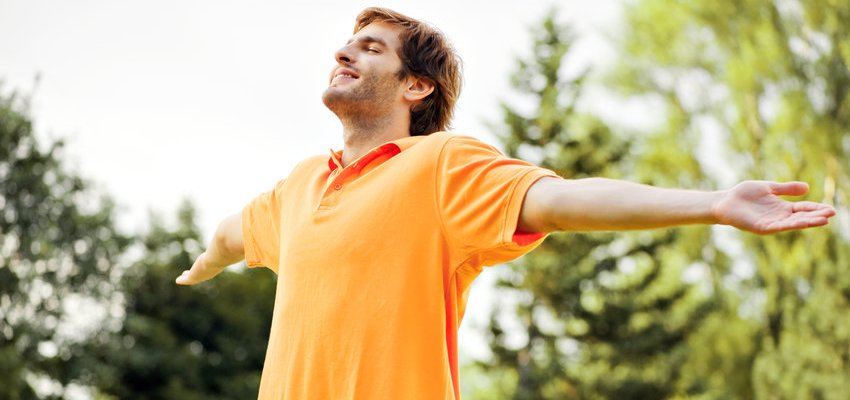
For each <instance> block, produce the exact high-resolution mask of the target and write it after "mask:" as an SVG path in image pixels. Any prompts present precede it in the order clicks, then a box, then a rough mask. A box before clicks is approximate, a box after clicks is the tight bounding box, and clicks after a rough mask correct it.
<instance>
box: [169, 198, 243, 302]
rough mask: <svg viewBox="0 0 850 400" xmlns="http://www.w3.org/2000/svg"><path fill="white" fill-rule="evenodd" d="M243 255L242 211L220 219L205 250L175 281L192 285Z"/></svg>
mask: <svg viewBox="0 0 850 400" xmlns="http://www.w3.org/2000/svg"><path fill="white" fill-rule="evenodd" d="M244 257H245V248H244V246H243V243H242V213H237V214H234V215H231V216H229V217H227V218H225V219H224V220H223V221H221V223H220V224H219V225H218V229H216V231H215V235H214V236H213V240H212V243H210V246H209V248H207V251H205V252H203V253H201V255H199V256H198V258H197V259H196V260H195V263H194V264H192V268H190V269H188V270H186V271H183V274H181V275H180V276H178V277H177V280H176V282H177V284H178V285H194V284H196V283H200V282H203V281H206V280H209V279H212V278H213V277H215V276H216V275H218V274H219V273H221V271H223V270H224V267H226V266H228V265H231V264H234V263H236V262H238V261H240V260H242V259H243V258H244Z"/></svg>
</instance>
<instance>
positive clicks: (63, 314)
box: [0, 95, 275, 400]
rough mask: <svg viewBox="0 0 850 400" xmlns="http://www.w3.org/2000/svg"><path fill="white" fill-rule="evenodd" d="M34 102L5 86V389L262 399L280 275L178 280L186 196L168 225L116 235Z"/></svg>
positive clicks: (188, 251)
mask: <svg viewBox="0 0 850 400" xmlns="http://www.w3.org/2000/svg"><path fill="white" fill-rule="evenodd" d="M26 105H27V103H26V101H25V99H21V98H19V97H16V96H15V95H8V96H0V143H2V146H0V210H2V211H0V399H10V400H16V399H35V398H43V399H45V398H64V397H65V396H66V394H67V393H68V388H69V387H70V386H71V385H77V387H78V388H79V387H82V389H83V390H89V391H90V392H91V395H92V396H93V397H95V398H99V399H245V398H252V397H256V394H257V390H258V387H259V379H260V372H261V369H262V364H263V358H264V354H265V348H266V343H267V335H268V332H269V329H270V326H269V325H270V321H271V318H270V316H271V314H272V308H273V304H274V291H275V280H274V278H273V276H272V275H273V274H272V273H271V272H269V271H245V272H230V271H226V272H224V273H222V274H221V275H220V276H219V277H217V278H216V279H215V280H213V281H211V282H207V283H204V284H201V285H197V286H192V287H181V286H177V285H176V284H175V283H174V279H175V278H176V277H177V275H178V274H179V272H180V271H181V269H182V268H188V267H189V266H190V265H191V263H192V261H193V260H194V257H195V256H196V255H197V254H198V253H199V251H200V249H201V238H200V233H199V231H198V228H197V227H196V226H195V222H194V220H195V214H194V210H193V208H192V207H191V205H189V204H186V205H184V206H183V207H182V208H181V210H180V211H179V218H178V223H177V227H176V228H175V229H173V230H170V229H168V228H166V226H165V225H164V224H162V223H161V222H159V221H157V220H154V222H153V223H152V227H151V229H150V232H149V233H147V234H146V235H144V236H142V237H132V236H128V235H125V234H122V233H120V232H119V231H118V230H117V229H116V228H115V225H114V222H113V218H114V211H113V210H114V208H113V204H112V202H111V201H110V200H109V199H108V198H106V197H103V198H101V199H99V200H97V199H95V200H97V201H92V200H93V199H94V195H93V193H92V191H91V190H90V189H88V188H87V185H86V183H85V182H84V181H83V179H81V178H80V177H79V176H77V175H75V174H73V173H69V172H68V171H67V169H66V167H65V166H64V165H63V164H62V162H61V157H60V151H61V149H62V143H61V142H60V143H53V144H51V145H50V146H48V147H47V148H46V149H44V148H42V146H40V143H39V142H38V140H37V138H36V136H35V135H34V134H33V130H32V121H31V120H30V118H29V117H28V115H27V112H26ZM81 321H83V322H81ZM92 323H99V325H97V326H94V327H92V326H91V325H92ZM86 324H88V328H86V327H85V325H86ZM81 326H82V328H81ZM72 328H74V329H72ZM98 328H99V329H98ZM80 329H82V330H80Z"/></svg>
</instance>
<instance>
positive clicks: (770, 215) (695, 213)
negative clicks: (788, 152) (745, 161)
mask: <svg viewBox="0 0 850 400" xmlns="http://www.w3.org/2000/svg"><path fill="white" fill-rule="evenodd" d="M808 190H809V187H808V185H806V184H805V183H802V182H789V183H776V182H765V181H745V182H742V183H740V184H738V185H737V186H735V187H733V188H732V189H729V190H725V191H716V192H703V191H693V190H681V189H662V188H656V187H652V186H647V185H641V184H637V183H631V182H625V181H619V180H613V179H604V178H589V179H577V180H564V179H558V178H543V179H541V180H539V181H537V182H536V183H534V185H532V186H531V188H530V189H529V190H528V193H527V194H526V197H525V202H524V203H523V207H522V211H521V214H520V220H519V230H520V231H523V232H552V231H605V230H633V229H651V228H663V227H671V226H678V225H688V224H726V225H731V226H734V227H736V228H738V229H742V230H746V231H750V232H754V233H758V234H768V233H775V232H781V231H788V230H795V229H803V228H809V227H814V226H822V225H826V224H827V222H828V220H829V218H830V217H832V216H833V215H835V209H833V208H832V207H830V206H828V205H826V204H820V203H814V202H810V201H800V202H789V201H785V200H783V199H781V198H780V197H779V196H801V195H804V194H806V193H807V192H808Z"/></svg>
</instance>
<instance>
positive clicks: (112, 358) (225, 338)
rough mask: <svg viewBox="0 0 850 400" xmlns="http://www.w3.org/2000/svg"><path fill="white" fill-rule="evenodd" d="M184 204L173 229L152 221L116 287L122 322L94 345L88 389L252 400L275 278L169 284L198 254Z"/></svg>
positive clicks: (126, 395)
mask: <svg viewBox="0 0 850 400" xmlns="http://www.w3.org/2000/svg"><path fill="white" fill-rule="evenodd" d="M194 220H195V212H194V209H193V207H192V206H191V204H189V203H186V204H184V205H183V206H182V207H181V209H180V210H179V212H178V223H177V226H176V228H175V229H173V230H169V229H167V228H166V227H165V226H164V224H162V223H161V222H159V221H157V219H156V218H155V219H154V221H153V223H152V227H151V230H150V232H149V233H148V234H147V235H146V236H145V237H144V238H143V239H142V242H143V244H144V251H143V254H142V257H141V258H140V260H139V261H138V262H137V263H135V264H134V265H133V266H132V267H131V268H130V269H129V270H128V272H127V274H126V275H125V277H124V279H123V280H122V287H123V290H124V296H125V298H126V307H125V310H126V311H125V319H124V324H123V327H122V328H121V330H120V331H119V332H118V333H117V334H116V335H108V336H105V337H103V338H102V342H101V343H96V342H95V343H93V348H92V349H91V350H90V351H91V352H92V353H93V354H97V357H98V358H99V359H100V360H101V362H100V365H101V366H102V367H101V368H100V369H98V371H97V373H96V374H95V376H94V378H95V379H94V382H93V383H94V384H95V385H96V386H97V387H98V388H99V390H100V391H102V392H103V393H105V394H108V395H111V396H115V397H116V398H119V399H184V400H191V399H246V398H252V397H256V395H257V391H258V390H259V383H260V374H261V371H262V367H263V359H264V355H265V349H266V343H267V341H268V333H269V329H270V328H271V315H272V309H273V307H274V293H275V279H274V278H273V274H272V273H271V272H270V271H258V270H248V271H244V272H232V271H225V272H223V273H222V274H221V275H219V276H218V277H216V279H214V280H212V281H209V282H205V283H204V284H201V285H197V286H190V287H185V286H177V285H176V284H175V283H174V279H175V278H176V277H177V275H179V272H180V271H181V268H188V266H190V265H191V263H192V261H193V260H194V259H195V257H196V256H197V253H198V252H199V251H200V249H201V243H202V239H201V235H200V232H199V231H198V228H197V226H195V222H194Z"/></svg>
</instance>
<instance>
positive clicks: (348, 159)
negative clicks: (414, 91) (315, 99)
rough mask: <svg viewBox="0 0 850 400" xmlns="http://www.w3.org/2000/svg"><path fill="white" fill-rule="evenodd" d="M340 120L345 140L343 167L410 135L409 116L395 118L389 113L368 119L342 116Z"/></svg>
mask: <svg viewBox="0 0 850 400" xmlns="http://www.w3.org/2000/svg"><path fill="white" fill-rule="evenodd" d="M405 117H407V116H406V115H405ZM340 121H341V122H342V127H343V140H344V142H345V147H344V148H343V150H342V166H343V167H345V166H348V164H351V163H352V162H354V160H356V159H358V158H360V157H361V156H362V155H364V154H366V153H367V152H368V151H369V150H371V149H373V148H375V147H377V146H380V145H382V144H384V143H387V142H390V141H393V140H396V139H401V138H404V137H408V136H410V121H409V118H394V117H393V116H392V115H387V116H383V117H378V118H375V117H371V118H368V119H361V118H340Z"/></svg>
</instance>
